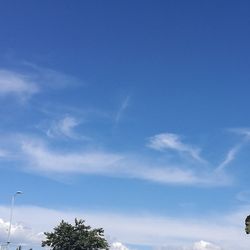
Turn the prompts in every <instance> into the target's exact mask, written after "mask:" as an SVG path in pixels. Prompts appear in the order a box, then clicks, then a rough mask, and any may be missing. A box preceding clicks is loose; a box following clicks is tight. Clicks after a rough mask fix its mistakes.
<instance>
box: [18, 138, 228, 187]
mask: <svg viewBox="0 0 250 250" xmlns="http://www.w3.org/2000/svg"><path fill="white" fill-rule="evenodd" d="M21 155H22V158H23V161H24V162H26V163H25V164H24V165H25V166H29V170H30V171H35V172H40V173H44V174H49V173H60V174H69V173H71V174H77V173H78V174H97V175H104V176H105V175H108V176H113V177H121V178H132V179H139V180H147V181H152V182H157V183H162V184H172V185H205V186H210V185H212V186H218V185H226V184H228V181H229V179H228V178H227V177H226V176H225V175H222V174H221V175H219V174H215V173H214V172H212V171H201V170H192V168H189V167H187V166H185V167H181V166H175V165H172V164H169V163H165V164H159V163H156V162H155V161H154V159H150V158H148V159H146V158H144V157H143V156H141V157H139V158H138V157H135V156H133V155H130V154H121V153H110V152H105V151H100V150H99V151H98V150H90V151H88V150H85V151H78V152H76V151H75V152H74V153H70V152H67V153H65V152H63V151H55V150H52V149H50V148H49V147H48V146H47V145H46V143H44V142H41V141H36V140H33V139H25V140H23V141H22V146H21Z"/></svg>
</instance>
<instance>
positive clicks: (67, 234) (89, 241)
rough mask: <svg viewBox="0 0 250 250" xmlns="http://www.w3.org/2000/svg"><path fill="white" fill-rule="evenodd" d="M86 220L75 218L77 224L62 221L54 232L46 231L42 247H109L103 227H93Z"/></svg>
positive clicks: (57, 249) (56, 249) (77, 249)
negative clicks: (86, 223)
mask: <svg viewBox="0 0 250 250" xmlns="http://www.w3.org/2000/svg"><path fill="white" fill-rule="evenodd" d="M84 222H85V221H84V220H77V219H75V225H71V224H70V223H68V222H65V221H63V220H62V221H61V222H60V224H59V225H58V226H57V227H55V228H54V232H51V233H49V232H45V233H44V234H45V236H46V239H45V240H44V241H42V247H45V246H49V247H51V249H52V250H100V249H105V250H108V249H109V245H108V242H107V241H106V239H105V238H104V230H103V229H102V228H96V229H91V227H90V226H86V225H85V224H84Z"/></svg>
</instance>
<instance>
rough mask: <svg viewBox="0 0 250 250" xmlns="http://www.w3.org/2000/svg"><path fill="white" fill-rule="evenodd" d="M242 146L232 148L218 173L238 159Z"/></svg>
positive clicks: (219, 167) (218, 168)
mask: <svg viewBox="0 0 250 250" xmlns="http://www.w3.org/2000/svg"><path fill="white" fill-rule="evenodd" d="M241 146H242V145H241V144H239V145H237V146H235V147H233V148H231V149H230V150H229V151H228V153H227V155H226V158H225V159H224V161H223V162H222V163H221V164H220V165H219V166H218V167H217V169H216V171H221V170H223V169H224V168H225V167H226V166H228V165H229V164H230V163H231V162H232V161H233V160H234V159H235V157H236V154H237V153H238V152H239V150H240V148H241Z"/></svg>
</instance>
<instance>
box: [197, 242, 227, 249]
mask: <svg viewBox="0 0 250 250" xmlns="http://www.w3.org/2000/svg"><path fill="white" fill-rule="evenodd" d="M193 250H222V248H221V247H219V246H216V245H214V244H212V243H210V242H207V241H204V240H201V241H199V242H195V243H194V246H193Z"/></svg>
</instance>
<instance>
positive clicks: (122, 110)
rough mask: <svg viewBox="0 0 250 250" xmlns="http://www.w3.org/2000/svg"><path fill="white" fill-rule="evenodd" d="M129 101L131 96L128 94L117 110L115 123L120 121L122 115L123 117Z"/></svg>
mask: <svg viewBox="0 0 250 250" xmlns="http://www.w3.org/2000/svg"><path fill="white" fill-rule="evenodd" d="M129 102H130V96H127V97H126V98H125V99H124V100H123V102H122V104H121V106H120V108H119V110H118V112H117V113H116V115H115V123H116V124H117V123H119V121H120V120H121V117H122V115H123V113H124V112H125V110H126V109H127V107H128V106H129Z"/></svg>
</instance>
